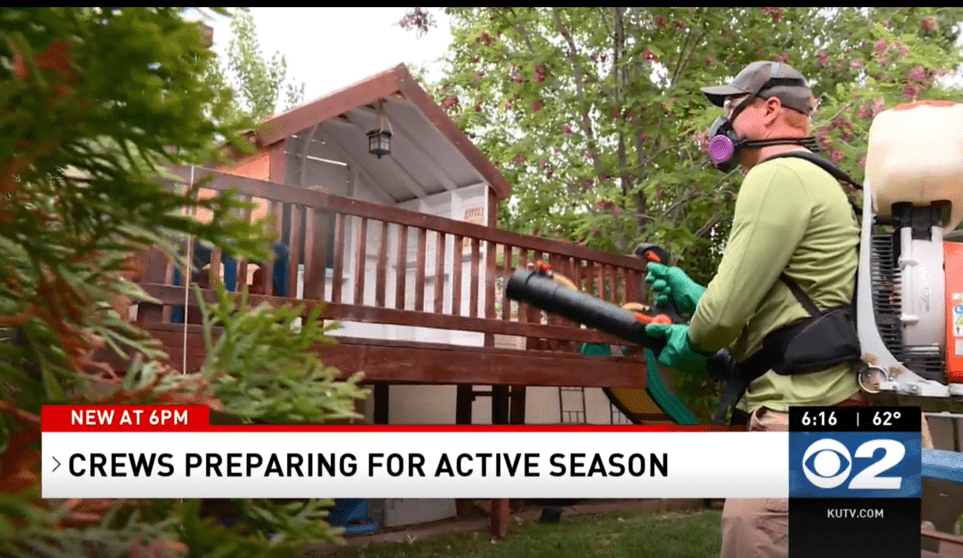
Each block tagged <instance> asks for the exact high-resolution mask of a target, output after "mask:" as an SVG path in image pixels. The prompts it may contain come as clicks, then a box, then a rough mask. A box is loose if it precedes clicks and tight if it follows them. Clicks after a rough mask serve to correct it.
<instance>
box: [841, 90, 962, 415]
mask: <svg viewBox="0 0 963 558" xmlns="http://www.w3.org/2000/svg"><path fill="white" fill-rule="evenodd" d="M961 221H963V104H959V103H951V102H942V101H920V102H916V103H910V104H904V105H899V106H897V107H895V108H893V109H890V110H887V111H883V112H881V113H880V114H879V115H877V116H876V118H875V119H874V121H873V124H872V126H871V128H870V133H869V147H868V151H867V156H866V178H865V181H864V188H863V215H862V227H861V229H862V231H861V238H860V256H859V258H860V261H859V276H858V284H857V289H856V306H857V324H858V331H859V339H860V345H861V346H862V351H863V360H864V361H865V362H867V363H868V364H870V369H869V371H868V373H866V374H864V375H863V376H862V377H861V378H860V382H861V384H862V385H863V388H864V390H866V391H868V392H870V393H873V394H875V396H876V397H878V398H883V399H885V398H887V396H889V398H890V399H892V398H893V397H896V399H897V400H902V399H905V398H906V397H910V398H912V399H914V400H916V402H915V404H921V405H923V406H924V407H927V406H929V405H926V404H925V403H923V401H925V400H930V401H931V402H934V403H935V401H934V399H935V400H944V402H947V403H949V402H951V401H952V400H957V401H959V402H961V403H963V237H961V236H959V233H956V234H953V232H952V231H954V229H955V228H956V227H957V226H958V225H959V224H960V222H961Z"/></svg>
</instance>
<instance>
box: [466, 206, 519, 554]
mask: <svg viewBox="0 0 963 558" xmlns="http://www.w3.org/2000/svg"><path fill="white" fill-rule="evenodd" d="M487 197H488V208H487V209H488V211H487V213H488V226H489V227H491V228H495V227H496V226H497V225H498V216H497V211H498V198H496V196H495V190H494V188H491V187H489V188H488V196H487ZM476 242H477V241H476ZM472 247H473V248H474V249H473V250H472V256H475V254H477V248H476V247H477V244H473V246H472ZM476 257H477V256H476ZM476 257H473V260H474V259H476ZM508 263H510V262H506V266H507V264H508ZM472 264H473V266H472V269H475V265H474V264H475V262H474V261H473V262H472ZM494 278H495V245H494V244H493V243H488V254H487V258H486V265H485V280H486V283H490V284H491V287H490V288H489V289H486V290H487V292H489V293H491V294H490V295H488V296H491V297H492V298H490V299H489V298H488V296H486V300H485V317H486V318H494V317H495V300H494V296H493V295H494V291H495V288H494V282H495V279H494ZM473 279H474V276H473ZM477 285H478V283H477V280H476V281H473V285H472V286H473V287H476V288H477ZM476 300H477V299H476ZM472 307H473V308H474V304H473V305H472ZM485 346H486V347H494V346H495V336H494V335H491V334H486V335H485ZM469 387H471V386H469ZM508 389H509V388H508V386H492V423H493V424H508V423H509V419H510V418H511V417H510V415H509V409H508V405H509V403H508V402H509V396H508ZM523 417H524V414H523ZM508 511H509V510H508V500H507V499H505V498H499V499H495V500H492V515H491V530H492V535H493V536H495V537H497V538H499V539H504V538H505V537H506V536H508Z"/></svg>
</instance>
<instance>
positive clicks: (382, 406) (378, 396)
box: [374, 382, 391, 424]
mask: <svg viewBox="0 0 963 558" xmlns="http://www.w3.org/2000/svg"><path fill="white" fill-rule="evenodd" d="M390 388H391V386H390V385H389V384H385V383H380V382H379V383H377V384H375V385H374V423H375V424H388V390H389V389H390Z"/></svg>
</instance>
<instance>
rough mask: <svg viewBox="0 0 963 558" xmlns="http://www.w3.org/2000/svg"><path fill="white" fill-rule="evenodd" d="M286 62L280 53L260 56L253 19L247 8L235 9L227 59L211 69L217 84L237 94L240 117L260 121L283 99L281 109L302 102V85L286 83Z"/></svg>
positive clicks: (274, 110) (302, 83)
mask: <svg viewBox="0 0 963 558" xmlns="http://www.w3.org/2000/svg"><path fill="white" fill-rule="evenodd" d="M287 72H288V62H287V58H285V57H284V56H283V55H282V54H281V53H280V52H275V53H274V55H273V56H271V58H270V59H267V58H265V57H264V55H263V54H262V53H261V46H260V43H259V41H258V38H257V26H256V25H255V22H254V16H252V15H251V12H250V10H249V9H248V8H237V9H236V10H235V11H234V12H233V13H232V15H231V41H230V43H229V44H228V49H227V60H226V61H222V62H221V63H220V64H219V65H217V66H215V67H214V68H213V72H212V73H213V74H215V75H216V76H217V78H216V79H218V80H219V81H220V82H221V83H225V84H228V85H229V86H230V87H232V88H233V89H234V90H235V91H236V92H237V97H238V105H237V107H236V109H237V111H238V112H239V113H240V114H243V115H246V116H250V117H251V118H252V119H253V120H254V122H260V121H262V120H264V119H265V118H268V117H270V116H271V115H273V114H275V112H276V111H277V107H278V104H279V103H280V101H281V99H282V95H283V98H284V105H283V107H284V110H286V109H289V108H292V107H294V106H297V105H299V104H300V103H301V102H303V101H304V82H301V83H297V82H294V81H291V80H288V77H287Z"/></svg>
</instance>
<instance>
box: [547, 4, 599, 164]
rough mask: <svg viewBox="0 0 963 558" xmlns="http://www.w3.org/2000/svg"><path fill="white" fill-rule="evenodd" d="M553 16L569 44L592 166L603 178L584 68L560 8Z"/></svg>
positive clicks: (554, 9) (555, 9) (553, 12)
mask: <svg viewBox="0 0 963 558" xmlns="http://www.w3.org/2000/svg"><path fill="white" fill-rule="evenodd" d="M552 16H553V19H554V20H555V25H556V27H557V28H558V32H559V33H561V35H562V37H564V38H565V41H566V42H567V43H568V48H569V55H570V57H571V59H572V74H573V78H574V79H575V93H576V95H577V96H578V101H579V105H581V108H582V123H583V124H584V125H585V137H586V138H587V139H588V142H589V149H590V150H591V155H592V166H593V167H595V173H596V175H598V176H601V175H602V164H601V163H600V162H599V159H598V153H596V151H597V149H596V145H595V133H594V132H593V131H592V121H591V119H590V118H589V113H588V106H587V104H586V102H585V88H584V86H583V81H584V79H583V77H582V66H581V64H579V62H578V49H577V48H576V46H575V41H574V40H573V39H572V34H571V33H569V31H568V29H566V28H565V26H564V25H562V19H561V17H559V15H558V8H552Z"/></svg>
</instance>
